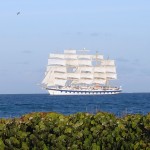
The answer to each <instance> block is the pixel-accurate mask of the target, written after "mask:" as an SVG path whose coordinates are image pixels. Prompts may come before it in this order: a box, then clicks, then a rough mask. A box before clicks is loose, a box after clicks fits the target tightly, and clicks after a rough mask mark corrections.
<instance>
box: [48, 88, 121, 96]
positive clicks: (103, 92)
mask: <svg viewBox="0 0 150 150" xmlns="http://www.w3.org/2000/svg"><path fill="white" fill-rule="evenodd" d="M47 90H48V92H49V94H50V95H111V94H119V93H121V89H118V90H60V89H47Z"/></svg>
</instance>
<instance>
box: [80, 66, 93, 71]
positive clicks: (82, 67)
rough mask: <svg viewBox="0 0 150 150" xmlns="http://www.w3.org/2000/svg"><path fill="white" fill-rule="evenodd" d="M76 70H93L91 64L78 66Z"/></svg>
mask: <svg viewBox="0 0 150 150" xmlns="http://www.w3.org/2000/svg"><path fill="white" fill-rule="evenodd" d="M78 70H80V72H93V67H91V66H80V67H78Z"/></svg>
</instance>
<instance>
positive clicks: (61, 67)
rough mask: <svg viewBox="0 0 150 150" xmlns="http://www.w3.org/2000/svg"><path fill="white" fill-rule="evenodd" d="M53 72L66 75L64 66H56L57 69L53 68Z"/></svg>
mask: <svg viewBox="0 0 150 150" xmlns="http://www.w3.org/2000/svg"><path fill="white" fill-rule="evenodd" d="M53 70H54V72H60V73H61V72H62V73H66V72H67V69H66V67H65V66H58V67H56V66H55V67H53Z"/></svg>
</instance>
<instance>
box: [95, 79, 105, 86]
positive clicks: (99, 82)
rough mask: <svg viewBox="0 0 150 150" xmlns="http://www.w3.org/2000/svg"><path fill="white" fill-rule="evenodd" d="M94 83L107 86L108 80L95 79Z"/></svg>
mask: <svg viewBox="0 0 150 150" xmlns="http://www.w3.org/2000/svg"><path fill="white" fill-rule="evenodd" d="M93 83H96V84H102V85H105V84H106V80H105V79H94V80H93Z"/></svg>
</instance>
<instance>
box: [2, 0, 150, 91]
mask: <svg viewBox="0 0 150 150" xmlns="http://www.w3.org/2000/svg"><path fill="white" fill-rule="evenodd" d="M17 12H20V14H19V15H17ZM70 48H71V49H83V48H86V49H89V50H90V53H92V54H94V53H95V51H98V52H99V53H100V54H103V55H104V57H105V58H107V57H109V58H111V59H115V60H116V66H117V73H118V80H117V81H115V82H116V83H115V84H117V85H121V86H122V88H123V92H124V93H132V92H150V63H149V61H150V1H149V0H143V1H141V0H125V1H120V0H106V1H104V0H93V1H91V0H75V1H70V0H13V1H12V0H0V94H28V93H31V94H32V93H33V94H35V93H47V91H45V90H43V89H42V88H41V87H40V86H39V84H40V83H41V81H42V80H43V78H44V72H45V70H46V65H47V62H48V55H49V53H51V52H63V50H64V49H70Z"/></svg>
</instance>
